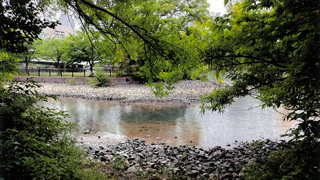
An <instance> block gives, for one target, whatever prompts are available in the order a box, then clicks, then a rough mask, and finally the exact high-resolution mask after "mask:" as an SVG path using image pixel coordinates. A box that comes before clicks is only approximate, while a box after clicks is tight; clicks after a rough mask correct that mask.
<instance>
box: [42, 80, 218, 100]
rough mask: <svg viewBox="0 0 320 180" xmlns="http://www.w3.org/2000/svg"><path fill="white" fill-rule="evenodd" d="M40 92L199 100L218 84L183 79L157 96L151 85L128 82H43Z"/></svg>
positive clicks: (94, 96) (100, 96)
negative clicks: (99, 85)
mask: <svg viewBox="0 0 320 180" xmlns="http://www.w3.org/2000/svg"><path fill="white" fill-rule="evenodd" d="M41 85H42V87H40V88H39V89H38V92H39V93H40V94H45V95H57V96H64V97H77V98H85V99H99V100H115V101H119V102H124V103H134V102H181V103H193V102H199V96H200V95H203V94H207V93H210V92H212V90H213V89H214V88H216V87H218V85H217V84H216V83H214V82H210V81H209V82H201V81H181V82H179V83H178V84H176V85H175V87H176V88H175V89H174V90H173V91H172V92H171V93H170V95H168V96H165V97H162V98H156V97H155V96H154V94H153V93H152V91H151V88H150V87H147V86H146V85H143V84H127V85H119V86H109V87H103V88H93V87H90V86H89V85H69V84H50V83H43V84H41Z"/></svg>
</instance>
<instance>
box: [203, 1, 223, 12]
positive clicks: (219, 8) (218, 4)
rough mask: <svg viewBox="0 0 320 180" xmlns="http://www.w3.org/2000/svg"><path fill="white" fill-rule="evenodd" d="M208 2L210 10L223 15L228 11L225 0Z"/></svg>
mask: <svg viewBox="0 0 320 180" xmlns="http://www.w3.org/2000/svg"><path fill="white" fill-rule="evenodd" d="M207 2H208V3H209V4H210V7H209V10H210V12H214V13H221V15H222V14H225V13H226V12H227V11H226V8H225V7H224V0H207Z"/></svg>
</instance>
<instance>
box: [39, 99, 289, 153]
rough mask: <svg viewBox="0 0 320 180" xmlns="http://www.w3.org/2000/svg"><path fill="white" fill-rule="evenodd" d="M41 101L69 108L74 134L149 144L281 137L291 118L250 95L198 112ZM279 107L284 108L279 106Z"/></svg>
mask: <svg viewBox="0 0 320 180" xmlns="http://www.w3.org/2000/svg"><path fill="white" fill-rule="evenodd" d="M39 104H41V105H44V106H47V107H50V108H57V109H60V110H63V111H67V112H68V114H69V115H70V117H71V118H70V119H69V121H71V122H74V123H75V124H76V125H77V130H76V132H75V133H76V134H77V135H78V136H88V135H87V134H84V132H88V131H90V132H91V133H92V134H90V136H98V135H101V134H104V135H105V134H107V136H108V138H113V137H122V138H123V139H134V138H139V139H142V140H145V141H146V142H147V143H152V142H157V143H158V142H165V143H167V144H170V145H183V144H185V145H190V146H199V147H204V148H206V147H213V146H226V145H227V144H231V145H233V144H234V142H235V141H252V140H257V139H262V138H264V139H267V138H269V139H273V140H274V139H279V138H280V135H281V134H284V133H285V132H286V131H287V130H288V129H289V128H291V127H294V125H295V123H294V122H287V121H283V113H284V114H285V113H286V112H282V113H279V112H276V111H275V110H273V109H272V108H265V109H261V107H259V105H260V104H261V103H260V102H259V101H258V100H256V99H253V98H251V97H245V98H241V99H237V100H236V102H235V103H234V104H232V105H231V106H229V107H227V108H226V110H225V112H224V113H223V114H221V113H218V112H211V111H207V112H206V113H205V114H200V109H199V104H192V105H183V104H178V103H133V104H121V103H118V102H112V101H97V100H85V99H78V98H62V97H61V98H60V100H59V101H49V102H41V103H39ZM278 111H283V110H281V109H279V110H278Z"/></svg>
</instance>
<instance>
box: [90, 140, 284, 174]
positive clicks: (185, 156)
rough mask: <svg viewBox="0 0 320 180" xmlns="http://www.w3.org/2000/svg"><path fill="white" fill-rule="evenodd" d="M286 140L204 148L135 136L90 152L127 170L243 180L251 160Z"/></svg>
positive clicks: (256, 160) (263, 155) (266, 154)
mask: <svg viewBox="0 0 320 180" xmlns="http://www.w3.org/2000/svg"><path fill="white" fill-rule="evenodd" d="M283 143H285V142H284V141H278V142H274V141H271V140H268V139H267V140H260V141H255V142H251V143H249V142H242V143H239V144H238V146H236V147H233V148H230V149H227V148H222V147H220V146H217V147H213V148H211V149H202V148H197V147H189V146H185V145H183V146H179V147H175V146H170V145H166V144H164V143H160V144H155V143H153V144H151V145H148V144H146V143H145V142H144V141H142V140H139V139H135V140H127V141H126V142H125V143H119V144H117V145H106V146H100V147H96V148H93V147H89V149H88V151H89V154H91V155H92V157H93V158H94V159H96V160H98V161H102V162H109V163H114V164H115V163H117V164H118V165H119V163H120V165H121V167H122V168H123V169H124V170H125V171H126V172H127V173H136V172H139V171H142V172H148V173H151V174H154V173H159V172H163V171H166V172H167V173H169V174H172V175H174V176H177V177H180V178H181V177H184V178H191V179H210V178H212V179H213V178H214V179H242V178H243V175H244V172H245V169H246V168H247V167H248V165H249V164H250V163H256V162H257V163H259V162H264V161H265V159H266V158H267V157H268V154H269V152H270V151H272V150H276V149H278V148H280V147H281V144H283Z"/></svg>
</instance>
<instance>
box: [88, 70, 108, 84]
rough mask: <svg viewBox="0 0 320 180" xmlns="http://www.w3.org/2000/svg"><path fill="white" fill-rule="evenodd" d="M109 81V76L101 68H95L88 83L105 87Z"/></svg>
mask: <svg viewBox="0 0 320 180" xmlns="http://www.w3.org/2000/svg"><path fill="white" fill-rule="evenodd" d="M109 83H110V77H109V75H108V74H107V73H105V72H103V70H102V69H100V68H97V69H96V72H95V74H94V78H92V79H91V80H90V85H91V86H93V87H106V86H107V85H108V84H109Z"/></svg>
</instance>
